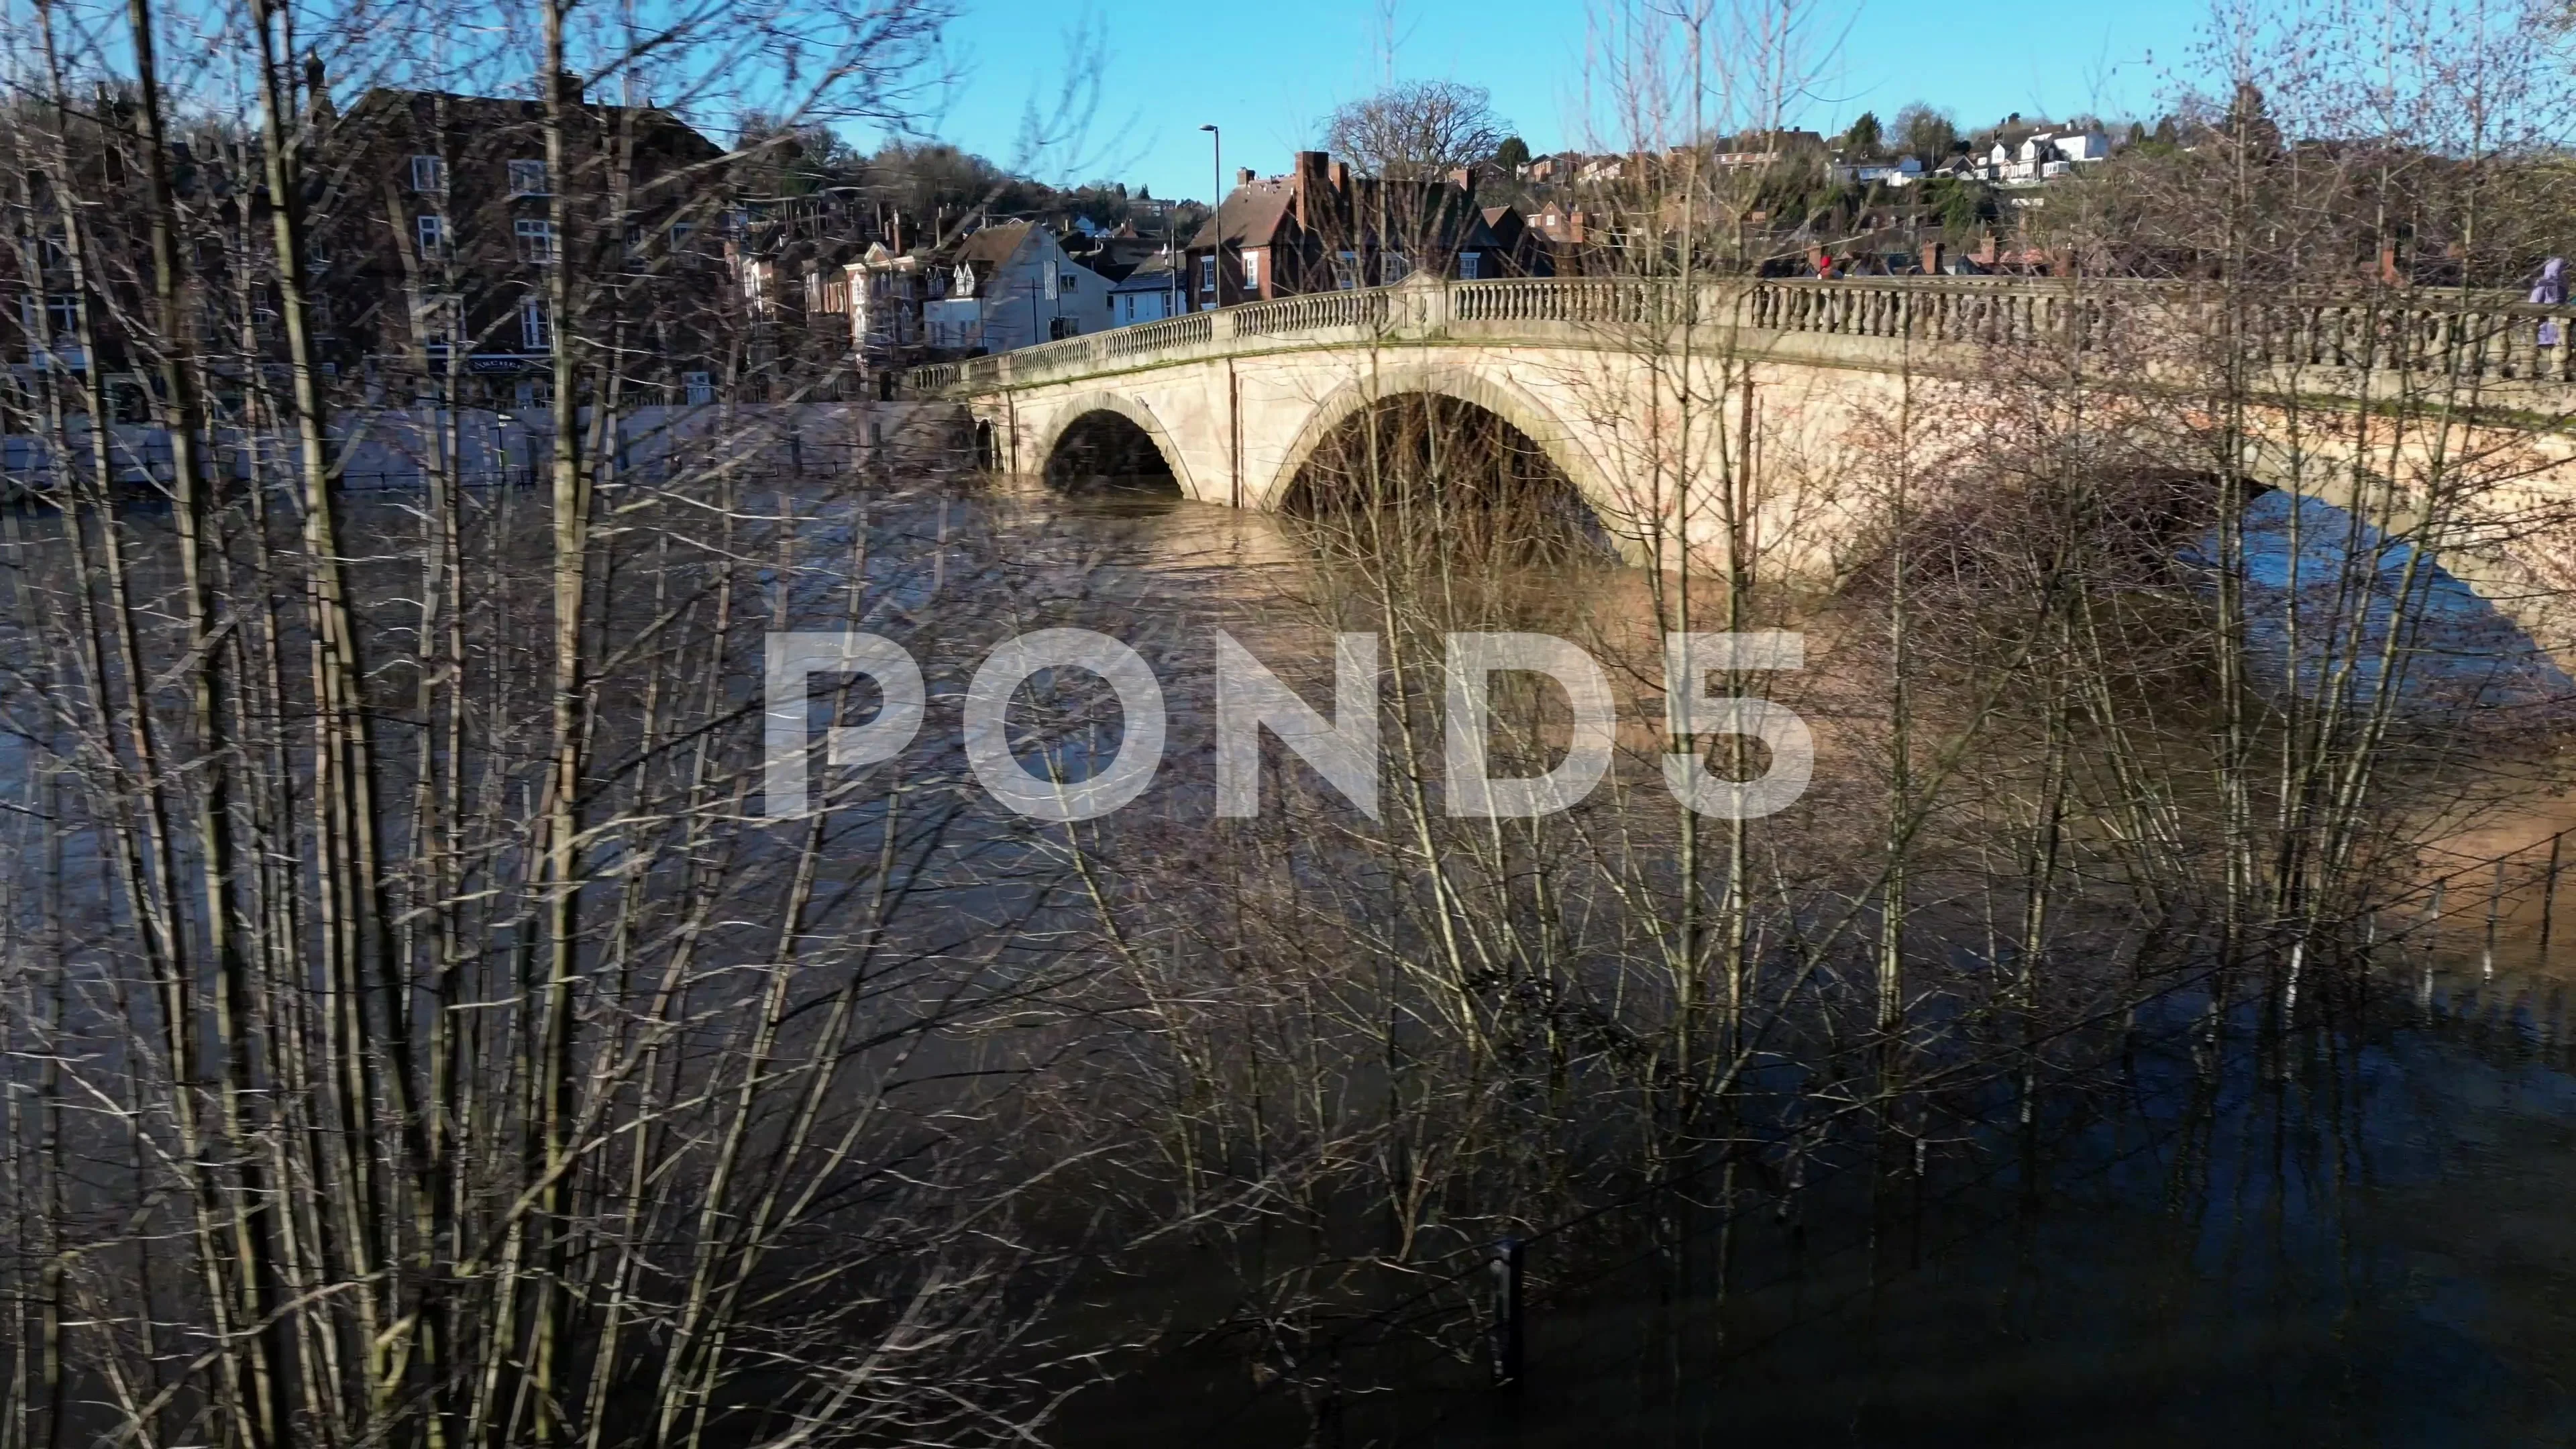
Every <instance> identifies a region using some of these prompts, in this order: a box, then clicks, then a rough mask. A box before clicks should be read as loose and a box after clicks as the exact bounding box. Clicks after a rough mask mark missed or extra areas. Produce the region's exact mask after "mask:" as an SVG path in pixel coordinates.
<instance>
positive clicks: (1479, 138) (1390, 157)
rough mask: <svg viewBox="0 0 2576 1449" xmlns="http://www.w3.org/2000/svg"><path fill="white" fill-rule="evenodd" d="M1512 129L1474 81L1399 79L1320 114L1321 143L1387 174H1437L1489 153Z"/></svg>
mask: <svg viewBox="0 0 2576 1449" xmlns="http://www.w3.org/2000/svg"><path fill="white" fill-rule="evenodd" d="M1510 133H1511V125H1510V123H1509V122H1507V121H1505V120H1503V119H1502V118H1501V117H1499V116H1497V115H1495V114H1494V111H1493V97H1492V95H1491V94H1490V93H1488V92H1487V91H1486V90H1485V89H1484V88H1483V87H1481V86H1471V85H1462V84H1460V83H1459V82H1457V81H1406V82H1404V83H1402V84H1400V85H1396V86H1393V87H1390V88H1389V89H1387V90H1383V91H1380V92H1378V93H1377V94H1376V95H1373V96H1370V97H1368V98H1367V99H1365V100H1357V101H1352V102H1349V103H1348V104H1345V105H1343V106H1341V107H1339V108H1337V109H1336V110H1334V112H1333V113H1332V114H1331V115H1330V116H1327V117H1326V118H1325V119H1324V147H1325V149H1326V150H1329V151H1332V152H1334V153H1335V154H1337V155H1339V156H1342V157H1344V158H1345V159H1347V160H1349V161H1350V163H1351V164H1352V165H1353V166H1355V167H1357V168H1359V169H1360V170H1362V171H1367V172H1373V173H1375V174H1376V175H1379V176H1383V177H1385V178H1387V179H1388V180H1391V181H1395V180H1403V181H1429V180H1437V179H1438V178H1440V177H1443V176H1446V175H1448V174H1449V173H1450V172H1452V171H1456V170H1458V169H1460V168H1462V167H1467V166H1473V165H1475V164H1477V163H1478V162H1481V161H1485V160H1488V159H1490V158H1491V157H1492V156H1493V155H1494V152H1495V151H1496V149H1497V148H1499V147H1500V146H1501V145H1502V144H1503V142H1504V140H1505V139H1507V138H1508V137H1509V135H1510Z"/></svg>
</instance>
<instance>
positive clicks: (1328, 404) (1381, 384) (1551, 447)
mask: <svg viewBox="0 0 2576 1449" xmlns="http://www.w3.org/2000/svg"><path fill="white" fill-rule="evenodd" d="M1408 396H1423V397H1434V398H1448V399H1451V400H1452V401H1456V402H1461V403H1466V404H1468V405H1470V406H1472V407H1477V408H1482V409H1483V410H1485V411H1486V412H1489V413H1492V414H1493V415H1494V416H1495V417H1498V418H1500V419H1502V420H1503V421H1504V422H1506V423H1509V424H1511V425H1512V427H1513V428H1515V429H1517V430H1518V431H1519V432H1520V433H1521V435H1522V436H1523V437H1526V438H1528V439H1529V440H1530V441H1531V442H1532V443H1534V444H1536V445H1538V448H1539V450H1540V451H1541V452H1543V453H1545V454H1546V455H1547V460H1548V461H1549V462H1550V463H1552V464H1554V465H1555V467H1556V470H1557V471H1558V472H1560V473H1562V474H1564V475H1565V477H1566V480H1567V481H1568V482H1570V483H1572V484H1573V485H1574V488H1575V491H1576V492H1577V493H1579V494H1581V495H1582V498H1583V502H1584V503H1585V505H1586V506H1588V507H1589V508H1590V509H1591V510H1592V514H1593V516H1594V517H1595V518H1597V519H1598V520H1600V522H1601V524H1602V526H1603V527H1605V528H1607V529H1608V530H1610V532H1611V533H1612V535H1613V536H1614V537H1615V538H1616V539H1617V540H1618V543H1619V547H1620V549H1621V550H1622V551H1623V552H1633V551H1634V547H1635V546H1634V543H1633V540H1632V537H1631V536H1630V534H1629V533H1628V531H1626V530H1625V529H1624V528H1623V527H1622V525H1623V523H1624V522H1625V519H1626V514H1625V512H1624V511H1623V510H1622V509H1621V508H1620V507H1619V505H1618V499H1619V492H1618V490H1617V489H1616V488H1614V487H1613V486H1611V482H1610V478H1609V474H1608V473H1607V472H1606V471H1605V470H1604V469H1603V468H1602V467H1601V465H1600V463H1599V461H1598V460H1597V459H1595V458H1594V457H1593V455H1592V452H1591V450H1590V449H1588V448H1586V447H1585V446H1584V445H1583V443H1582V441H1581V440H1580V439H1579V438H1577V437H1576V436H1575V434H1574V432H1573V430H1572V429H1570V428H1568V427H1566V426H1565V424H1564V423H1563V422H1561V421H1560V420H1559V419H1558V418H1557V416H1556V414H1555V413H1554V412H1552V411H1550V410H1549V408H1548V407H1547V405H1546V404H1544V403H1542V402H1540V401H1539V400H1538V399H1537V398H1535V397H1533V396H1531V395H1530V393H1529V392H1528V391H1526V390H1525V389H1523V388H1522V387H1521V386H1520V385H1519V384H1517V383H1514V382H1511V381H1508V380H1506V379H1501V378H1495V377H1491V376H1488V375H1486V374H1485V373H1484V372H1482V371H1480V370H1478V369H1476V368H1474V367H1472V366H1470V367H1460V366H1454V365H1453V366H1447V367H1443V366H1438V365H1434V364H1427V363H1409V364H1405V365H1402V366H1397V367H1389V368H1382V369H1380V370H1378V371H1376V372H1373V373H1370V374H1368V375H1366V376H1362V377H1356V378H1353V379H1352V380H1350V381H1349V382H1346V383H1344V384H1342V385H1341V386H1340V387H1338V388H1336V389H1334V390H1333V391H1332V392H1330V393H1327V394H1325V396H1324V397H1323V399H1322V400H1321V401H1319V402H1317V403H1316V404H1315V406H1314V409H1313V410H1312V411H1311V412H1309V413H1308V414H1307V415H1306V421H1305V423H1304V425H1303V426H1302V427H1300V428H1299V429H1298V431H1297V435H1296V437H1295V439H1294V440H1293V441H1291V442H1290V443H1289V445H1288V449H1287V451H1286V452H1285V453H1283V454H1281V455H1280V459H1279V467H1278V469H1277V471H1276V472H1274V473H1273V474H1272V475H1271V477H1270V479H1269V482H1268V484H1267V486H1266V487H1264V488H1263V489H1262V490H1261V492H1260V493H1258V494H1257V495H1255V496H1256V498H1257V500H1258V503H1259V506H1261V507H1263V508H1271V509H1276V508H1278V507H1280V506H1282V505H1283V504H1285V503H1286V502H1287V501H1288V497H1289V491H1290V489H1291V488H1293V487H1294V486H1295V485H1296V482H1297V476H1298V474H1300V473H1302V472H1303V471H1305V468H1306V465H1307V464H1308V463H1310V462H1312V461H1314V458H1315V453H1316V450H1317V449H1319V448H1321V447H1322V446H1323V445H1324V443H1325V440H1326V439H1328V438H1331V437H1332V436H1333V435H1334V433H1335V431H1336V430H1338V429H1339V428H1340V427H1341V426H1342V425H1343V424H1344V423H1346V422H1349V421H1350V420H1351V419H1352V418H1354V417H1357V416H1358V415H1359V414H1360V413H1361V412H1362V411H1364V410H1365V409H1368V408H1371V407H1374V406H1376V405H1378V404H1380V403H1384V402H1392V401H1395V400H1397V399H1400V398H1404V397H1408Z"/></svg>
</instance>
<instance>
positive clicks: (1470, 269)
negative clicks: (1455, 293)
mask: <svg viewBox="0 0 2576 1449" xmlns="http://www.w3.org/2000/svg"><path fill="white" fill-rule="evenodd" d="M1484 259H1485V258H1484V254H1483V253H1482V252H1460V253H1459V254H1458V280H1459V281H1462V282H1473V281H1476V280H1478V277H1477V275H1476V265H1477V263H1479V262H1481V261H1483V260H1484Z"/></svg>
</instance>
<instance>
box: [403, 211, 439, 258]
mask: <svg viewBox="0 0 2576 1449" xmlns="http://www.w3.org/2000/svg"><path fill="white" fill-rule="evenodd" d="M411 235H412V240H413V241H414V242H416V243H418V244H419V247H420V254H421V255H422V256H423V257H435V256H440V255H443V254H444V253H445V252H446V251H447V218H446V217H443V216H441V215H439V214H438V213H437V212H434V211H424V212H422V213H421V214H420V215H418V216H416V217H413V218H412V222H411Z"/></svg>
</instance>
